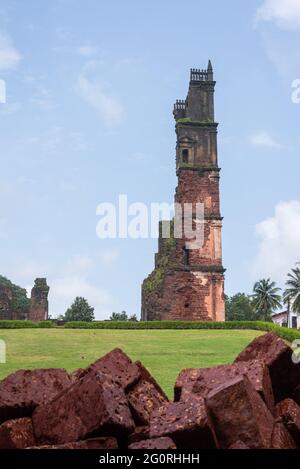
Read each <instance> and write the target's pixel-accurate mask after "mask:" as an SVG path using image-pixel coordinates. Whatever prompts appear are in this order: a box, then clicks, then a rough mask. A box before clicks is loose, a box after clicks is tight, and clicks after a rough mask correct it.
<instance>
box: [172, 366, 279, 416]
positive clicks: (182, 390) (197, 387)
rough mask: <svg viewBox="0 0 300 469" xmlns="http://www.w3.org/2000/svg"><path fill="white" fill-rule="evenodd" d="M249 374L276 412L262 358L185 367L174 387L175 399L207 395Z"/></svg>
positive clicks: (267, 402)
mask: <svg viewBox="0 0 300 469" xmlns="http://www.w3.org/2000/svg"><path fill="white" fill-rule="evenodd" d="M243 375H247V376H248V378H249V380H250V381H251V383H252V385H253V386H254V388H255V389H256V391H257V392H259V394H260V395H261V397H262V398H263V400H264V401H265V403H266V405H267V407H268V408H269V410H270V411H271V412H274V396H273V390H272V384H271V380H270V375H269V370H268V368H267V366H266V365H265V363H264V362H263V361H261V360H252V361H249V362H238V363H235V364H233V365H220V366H215V367H213V368H195V369H185V370H182V372H181V373H180V374H179V376H178V378H177V380H176V383H175V388H174V399H175V401H179V400H185V399H188V398H189V396H190V395H191V394H192V395H194V396H201V397H204V398H205V397H207V395H208V394H209V393H210V392H211V391H212V390H213V389H215V388H217V387H218V386H220V385H222V384H223V383H224V382H226V381H228V380H230V379H234V378H236V377H237V376H243Z"/></svg>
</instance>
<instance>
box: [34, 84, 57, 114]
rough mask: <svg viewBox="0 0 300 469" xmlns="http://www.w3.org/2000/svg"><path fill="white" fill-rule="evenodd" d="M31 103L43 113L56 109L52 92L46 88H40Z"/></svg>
mask: <svg viewBox="0 0 300 469" xmlns="http://www.w3.org/2000/svg"><path fill="white" fill-rule="evenodd" d="M30 101H31V102H32V103H33V104H35V105H36V106H38V107H39V108H40V109H41V110H42V111H51V110H53V109H55V108H56V103H55V102H54V100H53V98H52V96H51V92H50V91H49V90H47V89H45V88H41V87H40V88H39V89H37V90H36V93H35V95H34V96H32V98H31V99H30Z"/></svg>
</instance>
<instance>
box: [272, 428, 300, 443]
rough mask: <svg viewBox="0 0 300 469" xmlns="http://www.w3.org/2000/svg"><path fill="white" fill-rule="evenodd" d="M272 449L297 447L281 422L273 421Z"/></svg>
mask: <svg viewBox="0 0 300 469" xmlns="http://www.w3.org/2000/svg"><path fill="white" fill-rule="evenodd" d="M272 448H273V449H297V445H296V443H295V441H294V440H293V438H292V436H291V434H290V433H289V432H288V430H287V429H286V427H285V426H284V425H283V423H281V422H275V425H274V429H273V433H272Z"/></svg>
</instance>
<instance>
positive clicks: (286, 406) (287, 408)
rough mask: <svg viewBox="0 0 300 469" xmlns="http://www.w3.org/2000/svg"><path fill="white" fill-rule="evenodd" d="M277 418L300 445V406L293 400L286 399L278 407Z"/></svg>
mask: <svg viewBox="0 0 300 469" xmlns="http://www.w3.org/2000/svg"><path fill="white" fill-rule="evenodd" d="M276 417H277V418H280V420H281V421H282V422H283V423H284V425H285V426H286V428H287V429H288V431H289V432H290V434H291V435H292V436H293V438H294V440H295V441H296V442H297V443H298V444H299V445H300V406H299V405H298V404H297V403H296V402H295V401H293V400H292V399H285V400H284V401H281V402H279V403H278V404H277V405H276Z"/></svg>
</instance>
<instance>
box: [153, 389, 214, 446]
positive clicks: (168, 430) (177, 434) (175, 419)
mask: <svg viewBox="0 0 300 469" xmlns="http://www.w3.org/2000/svg"><path fill="white" fill-rule="evenodd" d="M163 436H167V437H170V438H171V439H172V440H173V441H174V442H175V443H176V446H177V447H178V448H179V449H201V448H216V446H217V443H216V438H215V435H214V430H213V428H212V425H211V422H210V420H209V417H208V415H207V412H206V408H205V403H204V400H203V399H193V398H192V397H190V399H188V400H186V401H184V402H170V403H168V404H165V405H164V406H162V407H160V408H159V409H158V410H156V411H155V412H154V413H153V415H152V418H151V422H150V437H151V438H159V437H163Z"/></svg>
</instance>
